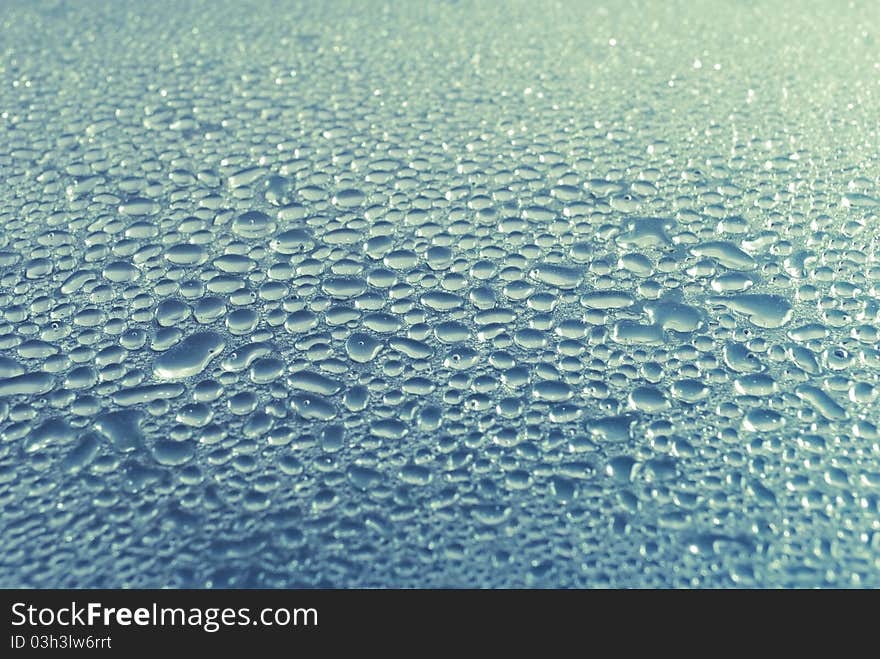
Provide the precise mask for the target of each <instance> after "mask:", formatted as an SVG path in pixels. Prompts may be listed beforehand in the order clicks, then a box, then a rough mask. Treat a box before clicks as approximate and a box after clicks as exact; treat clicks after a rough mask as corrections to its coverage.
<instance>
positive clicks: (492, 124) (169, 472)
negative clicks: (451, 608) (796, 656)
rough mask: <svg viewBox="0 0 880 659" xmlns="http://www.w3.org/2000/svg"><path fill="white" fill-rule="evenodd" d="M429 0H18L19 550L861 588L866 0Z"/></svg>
mask: <svg viewBox="0 0 880 659" xmlns="http://www.w3.org/2000/svg"><path fill="white" fill-rule="evenodd" d="M420 4H421V3H414V2H413V3H410V2H405V3H396V4H387V5H386V4H382V3H374V2H351V3H346V2H326V3H324V2H322V3H287V2H242V1H240V0H236V1H234V2H230V1H223V2H220V1H212V2H171V1H158V2H154V3H149V4H144V3H140V2H121V1H120V2H61V1H57V2H20V1H12V2H4V3H3V5H2V8H0V23H2V32H0V51H2V57H0V82H2V86H0V89H2V91H0V106H2V107H0V111H2V114H0V147H2V149H0V173H2V181H3V182H2V192H3V194H2V195H0V549H2V551H0V562H2V570H0V585H3V586H7V587H9V586H36V587H64V586H66V587H83V586H103V587H119V586H127V587H143V586H152V587H164V586H170V587H243V586H246V587H313V586H317V587H326V586H335V587H354V586H366V587H389V586H394V587H400V586H403V587H412V586H418V587H446V586H452V587H456V586H458V587H462V586H464V587H473V586H477V587H510V586H514V587H609V586H610V587H736V586H747V587H755V586H760V587H780V586H781V587H794V586H837V587H841V586H844V587H860V586H872V587H877V586H880V578H878V574H880V569H878V568H880V443H878V431H877V425H876V424H877V422H878V416H880V414H878V409H877V402H876V399H877V393H878V389H877V387H878V384H877V381H878V374H880V350H878V338H880V329H878V312H880V306H878V284H877V282H878V281H880V265H878V264H877V256H876V255H877V236H878V223H877V215H878V206H880V201H878V200H880V190H878V171H880V168H878V160H877V153H878V123H877V117H878V116H880V107H878V106H880V103H878V93H880V88H878V86H877V79H878V76H880V48H878V44H877V41H876V39H877V37H876V28H875V25H876V24H877V22H878V21H877V20H876V19H877V17H878V16H877V10H876V7H875V6H874V5H873V4H872V3H868V2H856V3H850V4H849V5H845V4H844V3H838V2H818V1H817V2H806V1H802V2H795V3H786V7H785V8H782V7H781V6H778V3H769V2H767V3H764V2H740V3H728V2H720V1H719V2H663V3H645V2H626V3H623V2H620V3H607V4H605V5H602V6H597V5H593V6H590V7H586V6H584V5H586V4H588V3H581V2H570V3H569V2H563V3H553V2H515V3H505V4H504V5H503V6H502V5H501V4H500V3H497V5H496V3H478V2H469V1H461V2H438V3H430V4H427V3H426V6H419V5H420ZM590 4H592V3H590Z"/></svg>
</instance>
